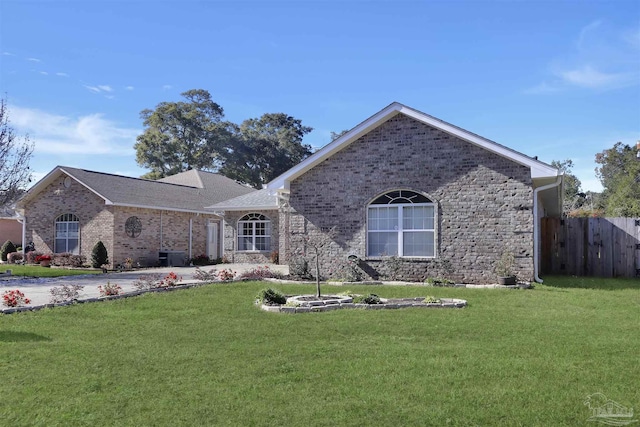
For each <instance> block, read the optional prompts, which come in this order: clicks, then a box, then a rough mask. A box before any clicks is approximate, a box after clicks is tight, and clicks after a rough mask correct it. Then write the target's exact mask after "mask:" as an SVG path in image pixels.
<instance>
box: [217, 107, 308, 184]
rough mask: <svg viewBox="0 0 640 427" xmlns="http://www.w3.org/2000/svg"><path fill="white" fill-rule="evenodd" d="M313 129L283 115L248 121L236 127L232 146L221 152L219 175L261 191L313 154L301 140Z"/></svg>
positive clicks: (272, 114) (275, 114)
mask: <svg viewBox="0 0 640 427" xmlns="http://www.w3.org/2000/svg"><path fill="white" fill-rule="evenodd" d="M312 130H313V128H311V127H308V126H303V125H302V121H301V120H298V119H295V118H294V117H291V116H289V115H287V114H284V113H268V114H264V115H263V116H262V117H260V118H259V119H248V120H245V121H244V122H242V124H241V125H240V126H239V127H236V128H235V132H234V137H233V138H232V139H231V144H230V145H229V146H228V147H226V149H225V150H224V152H223V153H221V158H222V159H223V166H222V167H221V168H220V173H222V174H223V175H225V176H227V177H229V178H233V179H236V180H238V181H240V182H244V183H246V184H249V185H251V186H253V187H254V188H262V187H263V185H264V184H266V183H267V182H269V181H271V180H273V179H274V178H276V177H277V176H279V175H280V174H282V173H284V172H285V171H287V170H288V169H290V168H291V167H293V166H295V165H296V164H298V163H300V162H301V161H302V160H304V159H305V158H307V157H308V156H309V155H310V154H311V147H310V146H309V145H305V144H303V143H302V139H303V137H304V136H305V135H306V134H307V133H309V132H311V131H312Z"/></svg>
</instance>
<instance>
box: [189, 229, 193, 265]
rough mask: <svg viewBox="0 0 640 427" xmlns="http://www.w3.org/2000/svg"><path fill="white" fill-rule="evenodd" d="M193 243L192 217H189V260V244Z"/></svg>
mask: <svg viewBox="0 0 640 427" xmlns="http://www.w3.org/2000/svg"><path fill="white" fill-rule="evenodd" d="M192 243H193V218H189V261H191V259H192V258H193V256H191V245H192Z"/></svg>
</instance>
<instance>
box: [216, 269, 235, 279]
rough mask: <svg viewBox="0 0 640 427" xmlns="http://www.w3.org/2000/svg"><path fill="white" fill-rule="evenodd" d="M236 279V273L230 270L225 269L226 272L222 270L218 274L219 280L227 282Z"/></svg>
mask: <svg viewBox="0 0 640 427" xmlns="http://www.w3.org/2000/svg"><path fill="white" fill-rule="evenodd" d="M234 277H236V272H235V271H232V270H231V269H230V268H225V269H224V270H220V271H219V272H218V279H220V280H222V281H223V282H226V281H228V280H233V278H234Z"/></svg>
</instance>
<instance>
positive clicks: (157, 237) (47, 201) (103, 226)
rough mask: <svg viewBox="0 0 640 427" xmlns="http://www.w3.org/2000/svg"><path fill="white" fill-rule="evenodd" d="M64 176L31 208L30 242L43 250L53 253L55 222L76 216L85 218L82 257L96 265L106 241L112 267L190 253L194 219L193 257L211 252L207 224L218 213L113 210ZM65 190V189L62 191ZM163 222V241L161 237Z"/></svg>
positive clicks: (28, 212)
mask: <svg viewBox="0 0 640 427" xmlns="http://www.w3.org/2000/svg"><path fill="white" fill-rule="evenodd" d="M63 180H64V176H63V177H61V178H59V179H58V180H56V181H55V182H54V183H52V184H51V185H49V186H48V187H47V188H46V189H44V190H43V191H42V192H41V193H40V194H39V196H38V197H37V198H36V199H35V200H33V201H31V202H30V203H29V204H27V206H26V207H25V213H26V217H27V226H26V239H25V240H26V241H27V242H29V241H33V242H34V243H35V246H36V249H37V250H38V251H41V252H53V250H54V234H55V225H54V224H55V219H56V217H57V216H58V215H60V214H64V213H73V214H75V215H76V216H77V217H78V219H79V220H80V254H81V255H84V256H86V257H87V262H90V261H91V251H92V249H93V246H94V245H95V244H96V243H97V242H98V241H99V240H102V243H104V245H105V247H106V248H107V251H108V253H109V261H110V264H109V267H110V268H113V267H114V266H115V265H117V264H123V263H124V260H125V259H126V258H132V259H133V260H134V262H140V264H141V265H147V266H154V265H156V264H157V263H158V251H159V250H160V249H165V250H180V251H184V252H185V254H186V255H187V256H188V255H189V219H192V220H193V224H192V256H194V257H195V256H197V255H201V254H206V250H207V247H206V245H207V224H208V223H209V221H210V220H216V219H219V217H217V216H215V215H203V214H200V215H198V214H194V213H187V212H174V211H162V212H161V211H160V210H158V209H144V208H133V207H120V206H108V205H105V204H104V200H103V199H102V198H100V197H98V196H97V195H95V194H94V193H92V192H91V191H89V190H88V189H86V187H84V186H82V185H81V184H79V183H78V182H76V181H75V180H72V181H71V186H70V187H69V188H65V187H64V186H63ZM58 190H59V191H58ZM131 216H137V217H138V218H139V219H140V221H141V223H142V232H141V233H140V235H139V236H137V237H135V238H132V237H129V236H127V234H126V233H125V223H126V220H127V218H129V217H131ZM161 222H162V237H161V234H160V230H161Z"/></svg>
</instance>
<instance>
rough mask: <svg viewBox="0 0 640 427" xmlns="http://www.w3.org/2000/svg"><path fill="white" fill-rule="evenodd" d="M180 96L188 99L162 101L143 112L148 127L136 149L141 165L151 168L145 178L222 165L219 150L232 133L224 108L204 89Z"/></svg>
mask: <svg viewBox="0 0 640 427" xmlns="http://www.w3.org/2000/svg"><path fill="white" fill-rule="evenodd" d="M181 95H182V97H184V98H185V99H186V102H185V101H181V102H161V103H160V104H158V105H157V106H156V109H155V110H148V109H147V110H143V111H142V112H141V113H140V117H141V118H142V119H143V121H144V126H145V127H146V129H145V130H144V133H143V134H142V135H139V136H138V138H137V139H136V144H135V145H134V148H135V149H136V161H137V162H138V164H139V165H140V166H143V167H146V168H149V169H151V172H149V173H147V174H146V175H144V176H143V177H145V178H150V179H158V178H163V177H165V176H169V175H174V174H176V173H179V172H184V171H187V170H189V169H193V168H195V169H204V170H216V169H217V167H218V166H219V163H218V160H219V157H218V156H219V152H220V150H221V147H222V146H224V145H226V144H228V140H229V138H230V136H231V132H230V131H229V126H230V124H229V123H226V122H223V121H222V118H223V117H224V112H223V109H222V107H221V106H220V105H218V104H216V103H215V102H213V101H212V100H211V95H210V94H209V92H207V91H206V90H203V89H192V90H189V91H187V92H184V93H182V94H181Z"/></svg>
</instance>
